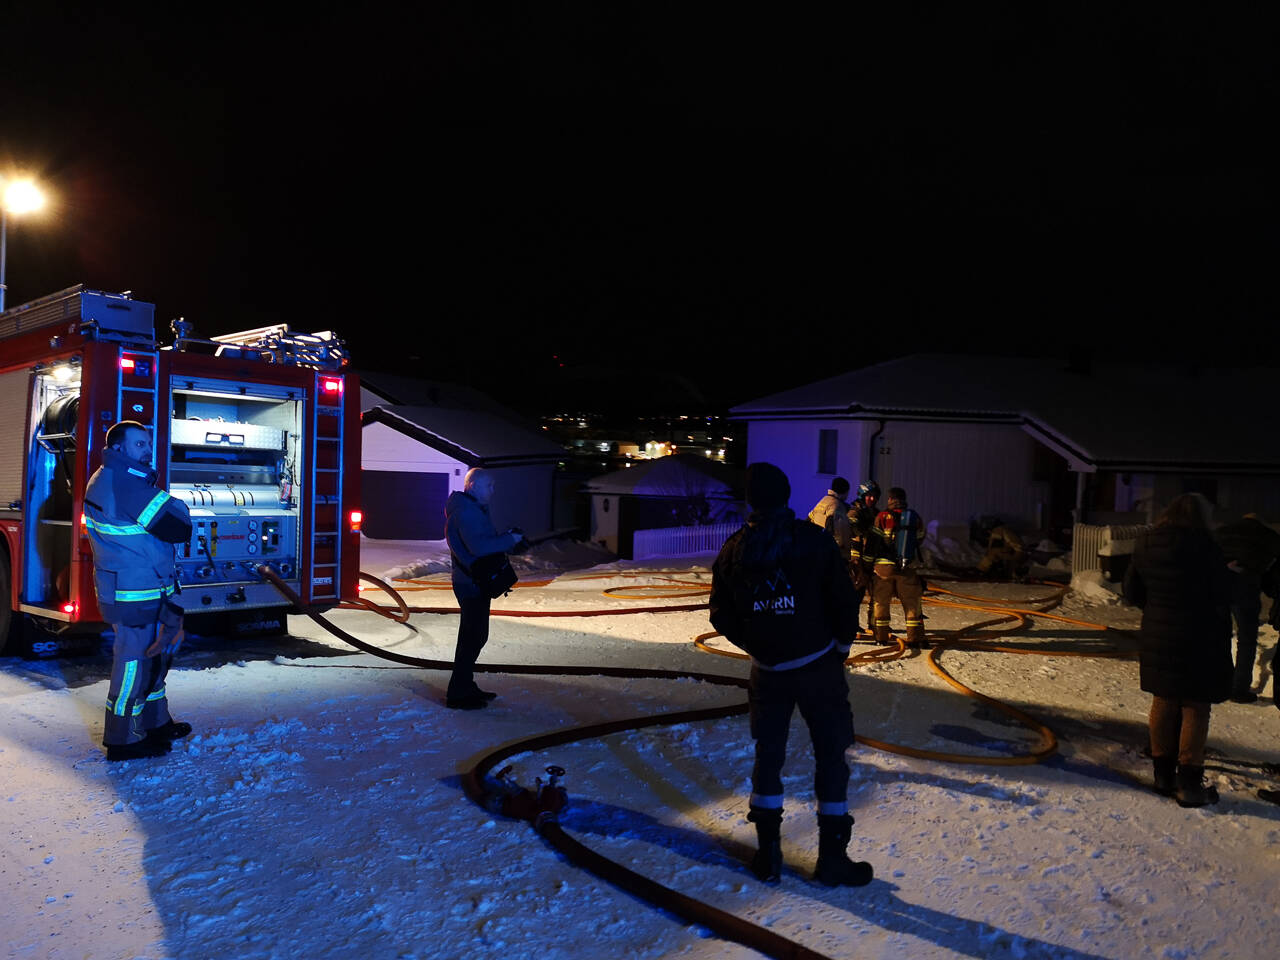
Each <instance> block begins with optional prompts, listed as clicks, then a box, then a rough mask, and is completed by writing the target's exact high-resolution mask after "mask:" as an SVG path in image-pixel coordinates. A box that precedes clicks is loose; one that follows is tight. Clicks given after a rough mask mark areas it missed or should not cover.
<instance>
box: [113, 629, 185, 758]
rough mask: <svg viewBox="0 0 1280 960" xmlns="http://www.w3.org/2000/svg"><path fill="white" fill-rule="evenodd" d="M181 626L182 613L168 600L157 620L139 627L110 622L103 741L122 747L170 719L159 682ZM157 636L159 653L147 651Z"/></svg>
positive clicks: (163, 692)
mask: <svg viewBox="0 0 1280 960" xmlns="http://www.w3.org/2000/svg"><path fill="white" fill-rule="evenodd" d="M181 629H182V612H181V611H180V610H177V609H176V608H171V607H169V606H168V605H167V604H166V605H165V606H163V607H162V608H161V609H160V612H159V613H158V614H157V615H156V622H155V623H150V624H147V625H146V626H142V627H130V626H125V625H124V624H119V623H118V624H114V625H113V626H112V630H113V631H114V632H115V643H114V644H113V645H112V648H111V656H112V660H111V681H110V683H109V684H108V686H107V711H106V719H105V721H104V723H103V729H102V743H103V746H108V747H122V746H126V745H128V744H130V743H137V742H138V741H140V740H143V739H145V738H146V735H147V731H148V730H154V729H155V728H156V727H163V726H164V725H165V724H166V723H168V722H169V721H170V720H172V719H173V718H172V717H171V716H170V715H169V700H168V697H167V696H166V694H165V686H164V681H165V678H166V677H167V676H168V675H169V665H170V664H171V663H172V662H173V649H172V647H171V644H172V643H173V640H174V638H175V637H176V636H177V635H178V631H179V630H181ZM157 638H159V640H160V643H161V649H160V652H159V653H157V654H154V655H152V656H148V655H147V652H146V651H147V649H148V648H149V647H150V646H151V645H152V644H153V643H155V641H156V639H157Z"/></svg>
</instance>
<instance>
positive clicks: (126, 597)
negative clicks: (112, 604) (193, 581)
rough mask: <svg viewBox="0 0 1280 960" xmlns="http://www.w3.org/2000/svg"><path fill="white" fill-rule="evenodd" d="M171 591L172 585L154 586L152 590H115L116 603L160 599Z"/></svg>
mask: <svg viewBox="0 0 1280 960" xmlns="http://www.w3.org/2000/svg"><path fill="white" fill-rule="evenodd" d="M171 593H173V587H171V586H164V587H156V588H155V589H154V590H117V591H116V603H141V602H143V601H144V600H160V599H162V598H163V597H167V596H169V595H170V594H171Z"/></svg>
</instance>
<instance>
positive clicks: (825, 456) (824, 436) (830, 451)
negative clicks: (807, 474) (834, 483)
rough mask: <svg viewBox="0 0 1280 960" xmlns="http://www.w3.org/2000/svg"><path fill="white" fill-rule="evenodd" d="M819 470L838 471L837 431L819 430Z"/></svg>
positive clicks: (823, 471)
mask: <svg viewBox="0 0 1280 960" xmlns="http://www.w3.org/2000/svg"><path fill="white" fill-rule="evenodd" d="M818 472H819V473H829V474H832V475H833V476H834V475H835V473H836V431H835V430H819V431H818Z"/></svg>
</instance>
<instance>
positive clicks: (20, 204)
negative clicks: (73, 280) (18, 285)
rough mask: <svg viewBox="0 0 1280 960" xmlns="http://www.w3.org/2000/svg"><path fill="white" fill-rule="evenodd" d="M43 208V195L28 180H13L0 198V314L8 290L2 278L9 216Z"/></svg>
mask: <svg viewBox="0 0 1280 960" xmlns="http://www.w3.org/2000/svg"><path fill="white" fill-rule="evenodd" d="M42 206H44V194H43V193H41V192H40V189H39V188H38V187H37V186H36V185H35V184H34V183H32V182H31V181H30V180H13V181H10V182H9V183H8V184H6V185H5V187H4V195H3V197H0V313H2V312H4V295H5V291H6V290H8V286H7V285H6V284H5V278H4V262H5V255H6V253H7V252H8V246H9V214H10V213H14V214H19V213H30V212H31V211H32V210H39V209H40V208H41V207H42Z"/></svg>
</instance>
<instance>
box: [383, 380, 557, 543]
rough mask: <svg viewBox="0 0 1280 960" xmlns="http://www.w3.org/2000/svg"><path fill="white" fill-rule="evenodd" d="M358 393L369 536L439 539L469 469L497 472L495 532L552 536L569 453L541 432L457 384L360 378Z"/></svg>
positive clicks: (492, 506) (493, 508)
mask: <svg viewBox="0 0 1280 960" xmlns="http://www.w3.org/2000/svg"><path fill="white" fill-rule="evenodd" d="M360 387H361V392H360V410H361V417H360V419H361V458H360V459H361V467H362V470H361V485H362V498H363V500H364V503H363V509H364V515H365V519H364V532H365V535H366V536H369V537H373V538H375V539H382V540H439V539H442V538H443V537H444V505H445V501H446V500H448V498H449V494H451V493H453V492H454V491H456V490H461V489H462V482H463V479H464V478H465V476H466V474H467V471H468V470H469V469H471V468H472V467H484V468H486V469H490V470H493V471H494V474H495V479H496V484H495V487H494V495H493V501H492V503H491V504H490V515H491V516H492V518H493V523H494V526H495V527H496V528H497V529H499V530H502V529H505V528H507V527H520V528H521V529H523V530H524V531H525V532H526V534H528V535H529V536H530V537H537V536H539V535H541V534H544V533H546V532H548V531H549V530H551V529H552V527H553V525H554V509H555V505H554V497H555V494H556V483H555V472H556V466H557V464H558V463H559V462H560V461H561V460H563V459H564V457H565V452H564V450H563V449H562V448H561V447H560V445H559V444H557V443H555V442H554V441H552V440H550V439H548V438H547V437H546V436H545V435H543V432H542V431H541V429H540V428H539V427H538V426H537V425H535V424H531V423H527V422H525V421H523V420H522V419H521V418H520V417H519V415H517V414H515V413H513V412H511V411H509V410H506V409H504V408H503V407H502V406H501V405H499V404H497V403H495V402H494V401H493V400H491V399H490V398H488V397H486V396H485V395H484V394H482V393H480V392H479V391H476V390H473V389H471V388H470V387H466V386H462V385H458V384H449V383H441V382H438V381H428V380H416V379H412V378H408V377H397V376H392V375H388V374H380V373H368V372H363V373H361V374H360Z"/></svg>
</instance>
